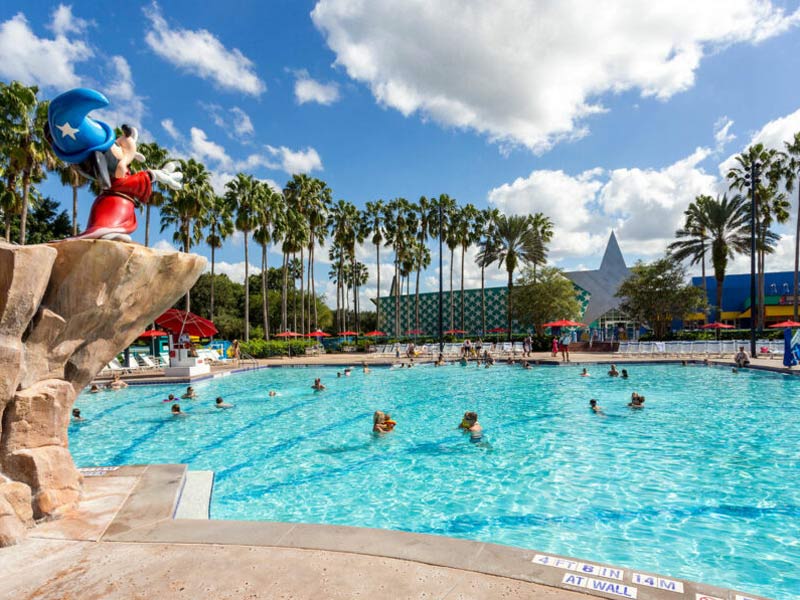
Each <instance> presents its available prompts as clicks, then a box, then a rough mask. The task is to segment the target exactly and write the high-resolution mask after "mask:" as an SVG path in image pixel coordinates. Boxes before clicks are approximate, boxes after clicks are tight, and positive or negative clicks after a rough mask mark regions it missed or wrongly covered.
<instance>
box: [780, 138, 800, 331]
mask: <svg viewBox="0 0 800 600" xmlns="http://www.w3.org/2000/svg"><path fill="white" fill-rule="evenodd" d="M784 147H785V148H786V154H787V157H788V159H787V162H786V165H785V167H786V168H785V170H784V182H785V184H786V191H787V192H790V193H791V191H792V189H793V188H794V185H795V183H798V184H800V132H798V133H795V134H794V138H793V139H792V141H791V142H784ZM798 274H800V185H798V186H797V223H796V224H795V233H794V298H793V299H792V306H793V310H792V315H793V317H792V318H793V319H794V320H795V321H797V312H798V311H797V302H798V296H800V289H798Z"/></svg>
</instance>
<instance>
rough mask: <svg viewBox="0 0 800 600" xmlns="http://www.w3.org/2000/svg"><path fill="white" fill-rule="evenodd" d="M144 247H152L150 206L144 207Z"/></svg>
mask: <svg viewBox="0 0 800 600" xmlns="http://www.w3.org/2000/svg"><path fill="white" fill-rule="evenodd" d="M144 245H145V248H147V247H148V246H150V205H149V204H146V205H145V207H144Z"/></svg>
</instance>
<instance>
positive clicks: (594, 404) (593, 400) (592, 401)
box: [589, 398, 597, 408]
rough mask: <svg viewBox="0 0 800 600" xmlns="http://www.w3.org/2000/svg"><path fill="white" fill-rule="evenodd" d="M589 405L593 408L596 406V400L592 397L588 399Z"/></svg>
mask: <svg viewBox="0 0 800 600" xmlns="http://www.w3.org/2000/svg"><path fill="white" fill-rule="evenodd" d="M589 406H591V407H592V408H594V407H595V406H597V400H595V399H594V398H592V399H591V400H589Z"/></svg>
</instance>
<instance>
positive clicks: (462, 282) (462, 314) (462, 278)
mask: <svg viewBox="0 0 800 600" xmlns="http://www.w3.org/2000/svg"><path fill="white" fill-rule="evenodd" d="M465 251H466V248H464V246H461V329H464V252H465Z"/></svg>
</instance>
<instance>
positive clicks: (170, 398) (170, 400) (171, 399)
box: [162, 394, 175, 402]
mask: <svg viewBox="0 0 800 600" xmlns="http://www.w3.org/2000/svg"><path fill="white" fill-rule="evenodd" d="M162 402H175V394H170V395H169V396H167V397H166V398H164V399H163V400H162Z"/></svg>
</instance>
